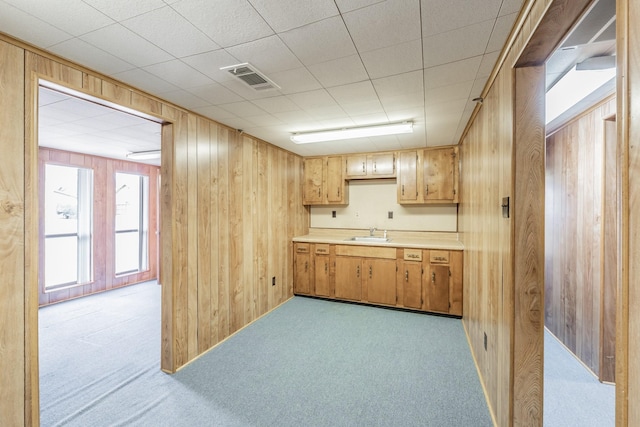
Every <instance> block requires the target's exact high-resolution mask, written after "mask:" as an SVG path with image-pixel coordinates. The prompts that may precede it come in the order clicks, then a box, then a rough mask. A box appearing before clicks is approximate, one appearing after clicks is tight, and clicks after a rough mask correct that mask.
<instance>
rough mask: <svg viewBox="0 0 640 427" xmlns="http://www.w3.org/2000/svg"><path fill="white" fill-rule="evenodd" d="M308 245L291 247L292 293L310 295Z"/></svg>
mask: <svg viewBox="0 0 640 427" xmlns="http://www.w3.org/2000/svg"><path fill="white" fill-rule="evenodd" d="M309 246H310V244H309V243H296V244H294V245H293V293H295V294H303V295H308V294H310V293H311V252H310V251H309Z"/></svg>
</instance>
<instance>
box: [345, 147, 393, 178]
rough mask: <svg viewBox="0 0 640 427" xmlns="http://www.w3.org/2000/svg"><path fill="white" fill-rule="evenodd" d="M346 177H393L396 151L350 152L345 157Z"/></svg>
mask: <svg viewBox="0 0 640 427" xmlns="http://www.w3.org/2000/svg"><path fill="white" fill-rule="evenodd" d="M345 163H346V167H345V178H346V179H372V178H395V176H396V153H394V152H389V153H373V154H352V155H349V156H347V158H346V162H345Z"/></svg>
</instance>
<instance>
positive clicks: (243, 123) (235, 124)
mask: <svg viewBox="0 0 640 427" xmlns="http://www.w3.org/2000/svg"><path fill="white" fill-rule="evenodd" d="M221 122H222V124H223V125H226V126H229V127H230V128H233V129H239V130H244V129H248V128H250V127H255V126H254V124H253V123H251V121H249V120H247V119H243V118H241V117H230V118H227V119H224V120H221Z"/></svg>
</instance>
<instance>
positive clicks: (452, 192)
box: [423, 147, 458, 203]
mask: <svg viewBox="0 0 640 427" xmlns="http://www.w3.org/2000/svg"><path fill="white" fill-rule="evenodd" d="M423 165H424V174H423V176H424V200H425V201H426V202H453V203H458V167H457V165H458V147H444V148H433V149H429V150H424V159H423Z"/></svg>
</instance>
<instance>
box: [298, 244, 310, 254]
mask: <svg viewBox="0 0 640 427" xmlns="http://www.w3.org/2000/svg"><path fill="white" fill-rule="evenodd" d="M296 253H297V254H308V253H309V244H308V243H296Z"/></svg>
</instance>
